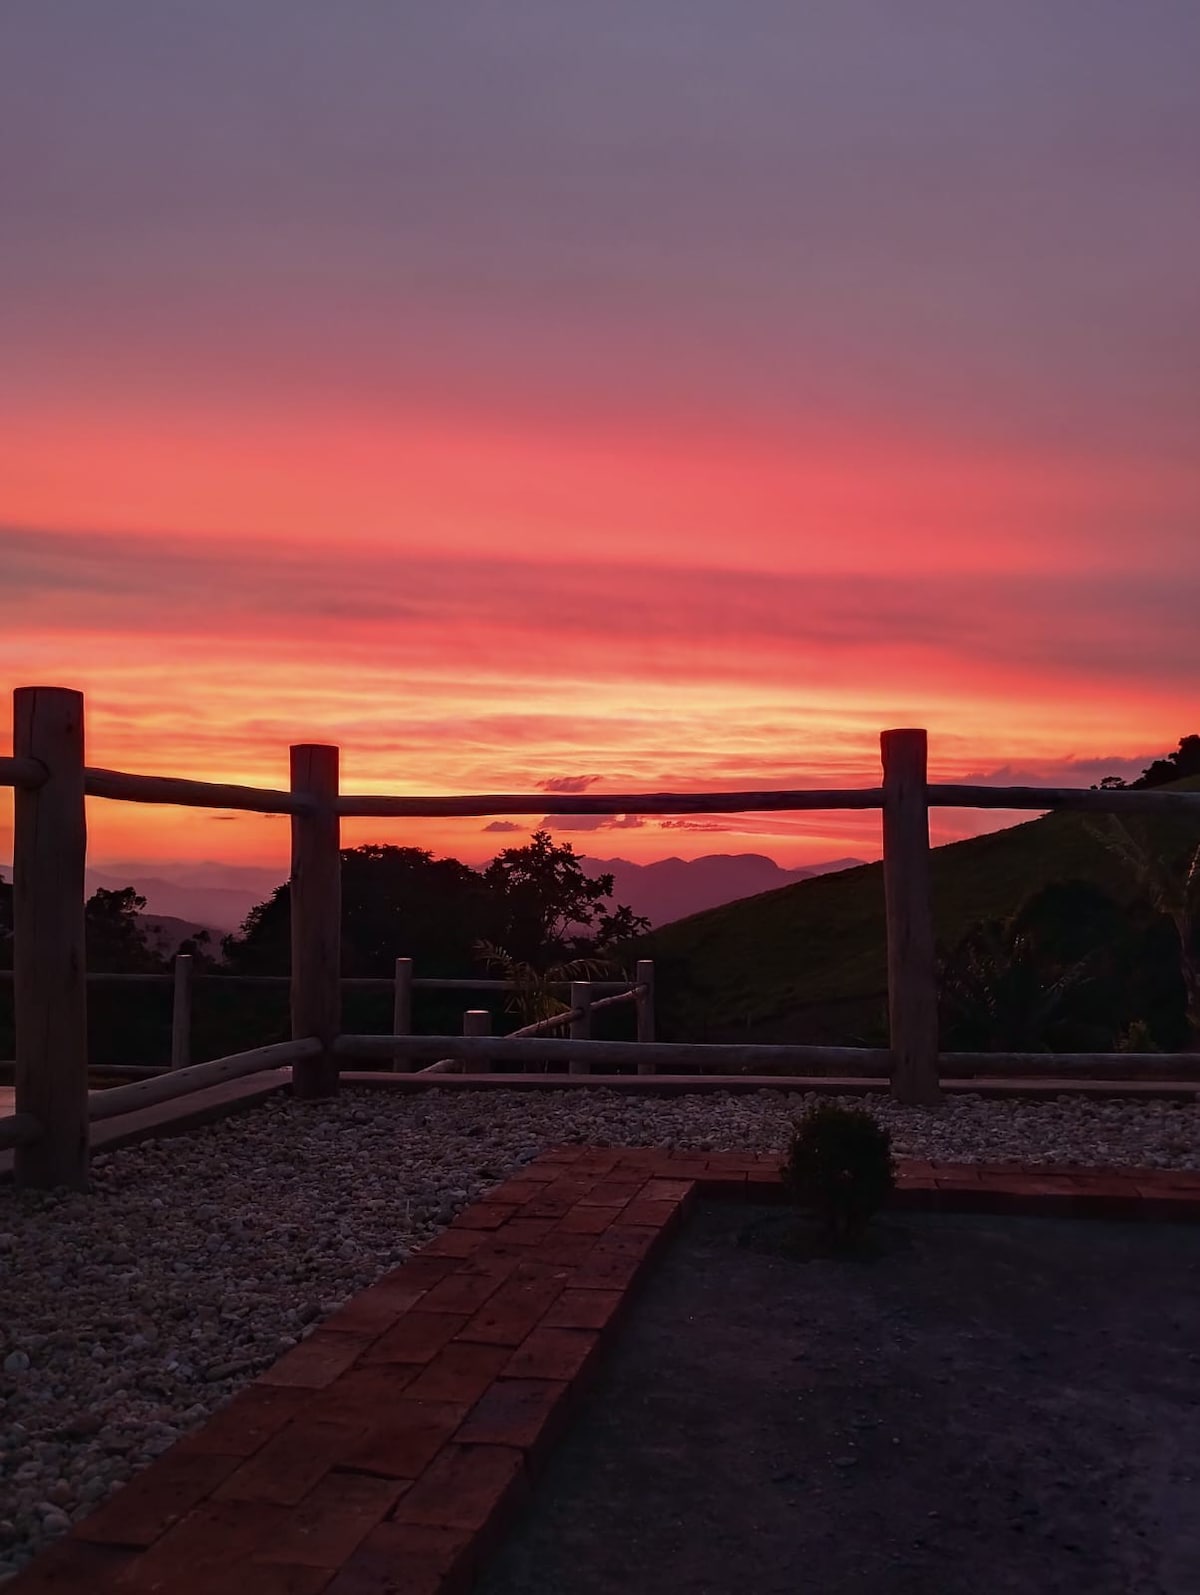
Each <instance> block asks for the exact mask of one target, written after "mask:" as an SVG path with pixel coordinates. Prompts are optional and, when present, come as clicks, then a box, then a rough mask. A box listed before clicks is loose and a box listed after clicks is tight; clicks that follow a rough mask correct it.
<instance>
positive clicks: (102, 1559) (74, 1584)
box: [4, 1536, 137, 1595]
mask: <svg viewBox="0 0 1200 1595" xmlns="http://www.w3.org/2000/svg"><path fill="white" fill-rule="evenodd" d="M136 1555H137V1553H136V1552H135V1551H131V1550H123V1549H120V1548H119V1547H117V1546H115V1545H89V1544H86V1543H84V1542H83V1541H81V1540H78V1539H76V1538H74V1536H72V1537H71V1538H70V1539H66V1540H59V1541H58V1543H57V1544H56V1545H51V1546H48V1547H47V1548H46V1550H44V1551H42V1552H40V1553H39V1555H38V1556H37V1557H36V1559H35V1560H34V1561H33V1562H31V1563H30V1564H29V1566H28V1567H26V1568H24V1569H22V1571H21V1572H19V1573H18V1574H17V1575H16V1577H15V1578H12V1579H9V1580H8V1582H7V1583H6V1584H5V1585H4V1595H109V1591H111V1590H113V1589H115V1588H116V1582H115V1581H116V1578H117V1575H118V1574H119V1573H120V1572H121V1571H122V1570H123V1569H124V1568H126V1567H129V1566H131V1565H132V1563H133V1561H134V1559H135V1557H136Z"/></svg>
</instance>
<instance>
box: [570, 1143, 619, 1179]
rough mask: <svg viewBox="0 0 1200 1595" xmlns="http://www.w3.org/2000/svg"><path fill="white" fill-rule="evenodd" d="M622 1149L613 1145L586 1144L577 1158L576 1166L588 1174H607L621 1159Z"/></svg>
mask: <svg viewBox="0 0 1200 1595" xmlns="http://www.w3.org/2000/svg"><path fill="white" fill-rule="evenodd" d="M621 1150H622V1149H621V1148H620V1147H612V1146H585V1147H584V1148H583V1150H582V1151H581V1153H580V1154H579V1156H578V1157H577V1158H576V1159H575V1167H576V1169H579V1170H583V1171H586V1172H587V1173H588V1174H607V1173H609V1171H610V1170H612V1169H614V1168H616V1166H617V1164H618V1163H619V1162H620V1161H621Z"/></svg>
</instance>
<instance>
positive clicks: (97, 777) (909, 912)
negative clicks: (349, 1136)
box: [0, 687, 1200, 1186]
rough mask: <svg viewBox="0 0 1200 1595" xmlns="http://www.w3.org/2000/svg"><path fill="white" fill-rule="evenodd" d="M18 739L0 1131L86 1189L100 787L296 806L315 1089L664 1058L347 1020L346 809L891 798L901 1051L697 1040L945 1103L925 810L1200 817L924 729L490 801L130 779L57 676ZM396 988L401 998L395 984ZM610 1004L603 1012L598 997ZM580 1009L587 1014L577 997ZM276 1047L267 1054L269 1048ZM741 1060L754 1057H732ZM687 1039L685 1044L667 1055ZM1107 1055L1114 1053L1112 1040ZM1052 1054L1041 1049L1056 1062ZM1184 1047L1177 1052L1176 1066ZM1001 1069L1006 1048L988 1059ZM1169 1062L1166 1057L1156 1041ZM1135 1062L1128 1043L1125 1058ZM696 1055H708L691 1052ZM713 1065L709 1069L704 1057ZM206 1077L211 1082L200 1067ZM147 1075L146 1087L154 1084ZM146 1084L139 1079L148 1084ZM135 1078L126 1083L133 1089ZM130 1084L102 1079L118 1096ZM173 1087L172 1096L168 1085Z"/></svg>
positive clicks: (891, 1007) (302, 1048) (267, 808)
mask: <svg viewBox="0 0 1200 1595" xmlns="http://www.w3.org/2000/svg"><path fill="white" fill-rule="evenodd" d="M13 726H14V731H13V753H12V756H11V757H3V758H0V784H4V785H9V786H12V787H14V788H15V805H14V812H15V825H14V841H13V851H14V894H13V898H14V919H15V924H14V931H15V938H14V939H15V956H14V970H13V993H14V997H13V1001H14V1013H15V1021H16V1053H17V1055H16V1069H15V1082H16V1109H17V1111H16V1113H15V1114H14V1115H12V1116H11V1117H10V1118H8V1119H6V1120H0V1145H2V1144H8V1145H13V1146H15V1149H16V1150H15V1155H14V1159H15V1172H16V1177H17V1179H18V1180H19V1181H20V1182H22V1183H24V1184H27V1185H42V1186H46V1185H58V1184H63V1185H74V1186H82V1185H84V1184H86V1180H87V1148H88V1123H89V1119H90V1117H91V1106H90V1102H89V1096H88V1089H87V1027H86V983H85V975H84V937H83V903H84V856H85V851H86V823H85V812H84V811H85V801H86V799H87V798H88V797H92V798H104V799H109V800H115V801H121V802H129V803H170V804H181V805H184V806H189V807H201V808H226V809H234V810H246V811H249V812H253V813H263V814H286V815H288V816H289V817H290V819H291V827H292V860H291V874H290V881H291V914H292V918H291V950H292V956H291V973H290V976H289V977H288V978H289V982H290V996H291V1028H292V1037H293V1039H292V1041H291V1042H287V1043H284V1044H283V1046H284V1047H285V1048H287V1049H289V1054H290V1062H291V1067H292V1082H293V1088H294V1090H295V1092H296V1094H297V1095H298V1096H300V1097H307V1098H316V1097H323V1096H328V1095H330V1094H331V1093H333V1092H334V1091H336V1089H337V1084H338V1073H339V1068H340V1065H341V1061H342V1060H343V1059H344V1058H346V1057H349V1056H355V1057H362V1056H368V1057H373V1056H379V1057H383V1056H390V1057H393V1058H394V1057H396V1056H402V1055H413V1054H414V1050H415V1052H416V1053H421V1052H423V1051H424V1050H425V1049H426V1048H427V1047H429V1046H432V1047H433V1048H434V1050H435V1051H436V1049H437V1048H438V1047H440V1048H441V1049H442V1051H443V1053H446V1052H448V1051H449V1048H450V1046H451V1045H452V1044H453V1045H454V1046H455V1048H456V1052H455V1054H454V1055H456V1056H462V1057H465V1058H476V1057H479V1056H486V1057H488V1058H489V1059H491V1060H493V1061H494V1060H501V1061H503V1060H505V1059H512V1060H513V1061H517V1060H520V1059H528V1060H531V1061H539V1060H540V1061H561V1060H565V1061H566V1062H567V1064H568V1065H569V1066H570V1065H572V1064H573V1063H576V1062H577V1061H578V1063H579V1064H580V1065H581V1066H584V1067H586V1066H587V1065H589V1064H591V1063H604V1062H617V1063H629V1062H633V1063H637V1064H638V1065H639V1066H641V1065H643V1064H644V1065H645V1066H647V1067H649V1066H657V1065H658V1060H659V1058H660V1057H664V1058H665V1057H667V1055H666V1054H664V1053H663V1052H662V1050H661V1044H658V1043H653V1042H651V1041H645V1040H643V1041H642V1042H639V1043H622V1042H603V1041H593V1040H590V1039H586V1038H582V1037H576V1038H572V1039H569V1040H566V1041H563V1040H557V1041H556V1040H551V1039H547V1038H546V1037H544V1036H536V1037H525V1038H517V1039H515V1040H514V1039H511V1038H497V1039H491V1038H488V1037H482V1036H467V1037H463V1038H461V1039H460V1040H456V1039H455V1038H447V1037H432V1038H431V1037H413V1036H411V1035H405V1034H402V1033H400V1032H401V1029H402V1027H401V1026H400V1025H399V1024H397V1026H396V1030H397V1033H396V1034H395V1035H393V1036H382V1037H378V1036H376V1037H364V1036H345V1035H342V1034H341V981H340V978H339V971H340V940H339V938H340V926H341V854H340V845H341V843H340V822H341V820H342V818H347V817H355V818H408V819H417V818H437V817H442V818H445V817H468V816H470V817H482V816H485V815H504V814H545V813H547V812H549V813H552V814H564V815H565V814H591V815H596V814H600V815H604V814H639V815H644V814H728V813H753V812H758V813H763V812H786V811H799V810H814V809H880V810H881V811H882V815H883V878H884V900H885V915H886V924H887V968H888V1016H889V1028H890V1046H889V1048H888V1049H887V1050H886V1052H879V1051H878V1049H876V1050H867V1049H853V1048H828V1047H795V1048H784V1049H777V1048H771V1047H764V1048H754V1047H739V1048H732V1049H731V1048H711V1049H707V1048H695V1047H691V1048H685V1049H684V1051H685V1052H686V1053H687V1054H688V1055H689V1056H692V1057H696V1056H702V1057H703V1058H705V1059H707V1060H709V1062H710V1063H711V1064H712V1066H715V1067H718V1068H720V1067H722V1066H723V1067H726V1068H729V1067H742V1068H745V1067H755V1066H756V1061H757V1063H759V1064H762V1065H763V1066H767V1065H768V1064H770V1063H771V1062H772V1061H774V1060H777V1059H778V1058H779V1057H781V1056H782V1055H783V1054H786V1055H787V1056H788V1057H789V1058H790V1059H791V1060H793V1063H794V1065H797V1066H800V1067H808V1068H813V1069H816V1068H826V1067H831V1066H832V1064H831V1060H833V1059H834V1058H835V1056H836V1059H837V1067H838V1068H839V1069H841V1070H842V1071H843V1072H847V1073H856V1072H857V1073H861V1072H863V1070H868V1069H878V1068H883V1067H885V1066H886V1069H887V1072H888V1073H889V1074H890V1077H891V1083H892V1090H893V1092H894V1094H895V1095H896V1096H897V1097H898V1098H899V1099H900V1100H902V1101H905V1102H910V1103H918V1104H925V1105H930V1106H932V1105H934V1104H936V1102H937V1101H938V1098H939V1079H940V1075H939V1061H940V1060H939V1052H938V1036H937V987H936V975H935V965H934V937H933V915H932V905H931V900H930V863H929V809H930V807H931V806H946V807H976V808H988V809H998V808H999V809H1030V810H1037V811H1045V810H1051V809H1072V810H1081V811H1085V812H1088V813H1112V814H1147V813H1157V814H1188V815H1195V816H1197V817H1200V793H1178V792H1170V793H1167V792H1153V791H1149V792H1147V791H1137V792H1129V791H1124V790H1099V791H1095V790H1091V789H1089V790H1080V789H1076V788H1063V787H1055V788H1040V787H981V786H963V785H947V784H934V785H930V784H929V782H928V778H927V737H926V733H925V732H924V731H922V730H915V729H903V730H892V731H884V732H883V733H882V735H881V737H880V750H881V755H882V762H883V782H882V785H880V786H878V787H866V788H861V789H853V788H849V789H847V788H838V789H824V790H789V791H738V792H693V793H662V792H657V793H647V792H636V793H621V794H612V793H575V794H561V793H553V794H547V793H546V792H535V793H527V794H523V795H517V796H513V795H508V794H492V795H487V796H482V797H395V796H390V795H379V796H370V795H368V796H352V795H348V794H343V793H341V792H340V790H339V776H338V750H337V748H336V747H329V746H325V745H323V744H310V743H306V744H302V745H299V746H296V747H293V748H292V749H291V779H290V783H289V786H288V789H287V790H286V791H284V790H275V791H272V790H264V789H260V788H256V787H246V786H235V785H226V784H222V783H219V782H211V781H190V780H183V779H179V778H177V777H174V776H154V775H135V774H129V773H126V772H124V771H120V770H103V769H96V768H94V767H92V766H89V765H88V764H87V763H86V761H85V758H84V703H83V696H82V694H81V693H78V692H72V691H69V690H67V689H65V688H61V687H21V688H18V689H17V690H16V692H15V693H14V716H13ZM397 1001H398V1002H399V999H397ZM595 1006H596V1004H595V1003H594V1002H593V1003H592V1004H591V1007H592V1009H593V1011H594V1009H595ZM572 1012H573V1013H575V1015H576V1017H575V1018H574V1019H573V1020H572V1021H571V1023H579V1022H580V1021H581V1019H582V1010H581V1008H580V1006H579V1004H575V1005H573V1008H572ZM265 1050H266V1049H257V1051H258V1053H259V1054H261V1053H263V1052H264V1051H265ZM735 1055H736V1057H737V1058H738V1059H740V1060H741V1062H740V1063H738V1064H736V1065H735V1064H734V1063H733V1058H734V1056H735ZM281 1056H282V1054H280V1053H278V1052H275V1053H273V1054H272V1058H273V1060H274V1062H272V1063H267V1062H264V1061H261V1060H260V1059H256V1056H255V1054H254V1053H250V1054H239V1055H238V1057H237V1059H236V1060H234V1059H225V1060H221V1059H216V1060H213V1062H212V1063H208V1064H196V1065H191V1066H190V1067H187V1068H180V1069H177V1070H175V1071H174V1072H173V1074H172V1076H171V1077H170V1078H169V1079H166V1080H164V1081H162V1082H159V1083H157V1084H158V1088H159V1089H161V1090H167V1088H168V1087H169V1088H170V1094H172V1095H173V1094H176V1093H178V1092H180V1091H183V1090H188V1089H194V1088H195V1086H196V1084H198V1083H199V1080H200V1078H201V1077H200V1076H198V1075H197V1071H198V1070H212V1069H214V1068H215V1067H216V1066H217V1065H219V1064H224V1065H227V1066H229V1067H230V1068H233V1069H236V1070H240V1069H243V1068H244V1069H245V1070H246V1071H249V1070H250V1069H252V1068H255V1067H262V1068H268V1067H274V1066H275V1064H276V1063H277V1062H278V1061H279V1059H280V1057H281ZM681 1056H682V1054H680V1053H678V1052H675V1051H672V1052H671V1053H670V1054H669V1058H670V1060H671V1063H676V1062H678V1060H679V1059H680V1058H681ZM1105 1057H1106V1059H1107V1055H1105ZM1047 1061H1048V1060H1047V1059H1045V1058H1043V1059H1041V1062H1042V1063H1043V1064H1045V1063H1046V1062H1047ZM1174 1061H1175V1060H1170V1062H1171V1063H1172V1064H1173V1063H1174ZM977 1062H978V1063H980V1064H981V1065H982V1064H986V1066H987V1068H988V1070H989V1071H990V1072H998V1071H999V1070H1000V1069H1001V1068H1003V1067H1005V1066H1006V1063H1005V1059H1004V1056H1003V1055H996V1054H981V1055H978V1058H977ZM1154 1062H1155V1063H1156V1064H1157V1065H1159V1066H1164V1067H1165V1066H1168V1060H1166V1059H1163V1058H1162V1057H1161V1056H1160V1055H1154ZM1133 1063H1134V1060H1133V1059H1132V1058H1131V1057H1130V1056H1129V1055H1125V1056H1123V1057H1122V1059H1121V1065H1122V1066H1123V1067H1124V1068H1126V1069H1128V1068H1130V1067H1132V1065H1133ZM689 1066H693V1067H694V1066H696V1065H689ZM699 1066H700V1067H706V1066H708V1065H707V1064H705V1063H701V1064H700V1065H699ZM204 1078H207V1077H204ZM145 1084H147V1085H149V1084H151V1082H146V1083H145ZM140 1085H141V1083H139V1089H140ZM132 1089H134V1088H133V1087H118V1088H116V1090H118V1091H128V1090H132ZM114 1094H115V1093H114V1092H109V1093H106V1095H107V1096H109V1097H112V1096H113V1095H114ZM159 1100H161V1098H160V1099H159Z"/></svg>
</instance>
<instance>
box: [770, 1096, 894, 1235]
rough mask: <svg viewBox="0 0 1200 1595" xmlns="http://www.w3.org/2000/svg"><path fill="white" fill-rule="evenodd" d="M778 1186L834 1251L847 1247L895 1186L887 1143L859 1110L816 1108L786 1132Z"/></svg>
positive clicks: (832, 1106) (889, 1143) (876, 1125)
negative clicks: (812, 1216)
mask: <svg viewBox="0 0 1200 1595" xmlns="http://www.w3.org/2000/svg"><path fill="white" fill-rule="evenodd" d="M780 1172H781V1173H782V1175H783V1182H784V1185H785V1187H786V1188H787V1190H788V1191H789V1192H790V1193H791V1196H792V1198H793V1200H794V1201H795V1202H797V1203H798V1204H799V1205H800V1206H802V1207H807V1208H810V1209H812V1211H813V1212H815V1213H816V1215H817V1217H818V1218H819V1219H820V1221H821V1223H822V1224H823V1226H824V1228H825V1231H826V1234H827V1235H828V1237H829V1239H830V1241H831V1242H832V1243H833V1244H834V1245H836V1246H850V1245H853V1244H854V1242H856V1241H857V1240H858V1239H859V1238H860V1237H861V1235H862V1233H863V1231H864V1230H865V1229H866V1227H867V1225H868V1224H869V1223H870V1221H871V1219H872V1217H873V1216H874V1214H875V1213H876V1212H877V1211H878V1210H879V1208H880V1207H882V1206H883V1204H884V1202H885V1201H886V1200H887V1198H888V1195H889V1194H890V1192H891V1190H892V1187H893V1185H894V1183H895V1179H894V1174H893V1168H892V1139H891V1136H890V1135H889V1133H888V1132H887V1130H885V1129H884V1127H883V1125H881V1124H880V1123H879V1122H878V1121H877V1120H876V1119H873V1118H872V1117H871V1115H870V1114H869V1113H866V1112H864V1111H863V1110H862V1109H861V1108H840V1107H838V1106H836V1104H834V1103H831V1102H824V1103H818V1105H817V1106H816V1107H815V1108H812V1109H810V1111H809V1112H808V1113H806V1114H805V1115H804V1117H803V1118H802V1119H798V1120H797V1121H796V1123H795V1124H794V1126H793V1127H792V1135H791V1139H790V1140H789V1142H788V1147H787V1152H786V1154H785V1156H784V1161H783V1166H782V1168H781V1170H780Z"/></svg>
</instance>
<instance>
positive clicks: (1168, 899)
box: [1088, 737, 1200, 1048]
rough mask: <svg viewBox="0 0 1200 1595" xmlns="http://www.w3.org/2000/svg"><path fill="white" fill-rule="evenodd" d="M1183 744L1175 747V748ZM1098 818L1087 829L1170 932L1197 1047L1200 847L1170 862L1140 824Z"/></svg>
mask: <svg viewBox="0 0 1200 1595" xmlns="http://www.w3.org/2000/svg"><path fill="white" fill-rule="evenodd" d="M1188 741H1193V742H1195V743H1196V744H1197V746H1198V747H1200V737H1192V738H1186V737H1185V738H1184V742H1188ZM1184 742H1181V743H1180V744H1179V746H1180V748H1181V749H1182V748H1183V746H1184ZM1160 762H1161V761H1160ZM1150 768H1151V769H1153V768H1154V766H1153V765H1151V767H1150ZM1147 773H1149V772H1147ZM1135 784H1136V783H1135ZM1103 819H1104V822H1105V823H1104V824H1099V823H1096V822H1092V823H1090V824H1089V826H1088V829H1089V830H1090V831H1091V833H1092V835H1093V836H1095V837H1096V838H1097V839H1098V840H1099V841H1101V842H1102V843H1103V844H1104V845H1105V846H1106V847H1107V848H1108V849H1109V851H1110V852H1112V853H1114V854H1115V855H1116V856H1117V857H1118V858H1119V859H1120V860H1121V862H1122V863H1123V864H1124V865H1125V868H1126V869H1127V870H1128V871H1129V874H1130V875H1131V876H1132V877H1133V879H1134V880H1135V881H1136V882H1137V884H1138V886H1139V887H1140V888H1141V890H1142V891H1143V892H1144V893H1145V894H1146V896H1147V897H1148V898H1149V900H1150V902H1151V903H1152V904H1153V906H1154V908H1155V909H1156V910H1157V911H1158V912H1159V913H1160V914H1164V915H1165V916H1166V917H1167V919H1169V920H1170V922H1171V924H1172V926H1173V927H1174V930H1175V936H1176V941H1177V944H1178V951H1179V974H1180V977H1181V978H1182V980H1183V989H1184V994H1185V1005H1184V1013H1185V1017H1186V1019H1187V1027H1188V1034H1189V1036H1190V1044H1191V1046H1192V1047H1196V1048H1200V845H1198V846H1197V847H1196V848H1195V849H1194V851H1192V852H1191V853H1190V854H1189V855H1187V856H1186V857H1184V858H1183V859H1181V860H1178V861H1172V860H1171V859H1169V858H1164V856H1163V854H1162V850H1161V849H1160V848H1158V847H1156V846H1155V845H1154V843H1153V841H1152V836H1151V831H1150V828H1149V827H1148V826H1147V825H1146V823H1145V822H1144V821H1139V820H1136V819H1133V818H1130V819H1122V818H1121V817H1120V816H1119V815H1116V814H1106V815H1104V816H1103Z"/></svg>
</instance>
